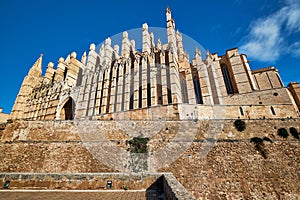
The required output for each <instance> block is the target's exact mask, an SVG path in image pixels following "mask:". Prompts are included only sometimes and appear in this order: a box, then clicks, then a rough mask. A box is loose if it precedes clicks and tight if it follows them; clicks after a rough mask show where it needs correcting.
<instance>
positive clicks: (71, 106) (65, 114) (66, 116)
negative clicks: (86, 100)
mask: <svg viewBox="0 0 300 200" xmlns="http://www.w3.org/2000/svg"><path fill="white" fill-rule="evenodd" d="M74 111H75V102H74V101H73V99H72V98H69V100H68V101H67V102H66V103H65V105H64V106H63V108H62V109H61V111H60V119H61V120H73V119H74Z"/></svg>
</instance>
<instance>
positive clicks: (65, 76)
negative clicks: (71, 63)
mask: <svg viewBox="0 0 300 200" xmlns="http://www.w3.org/2000/svg"><path fill="white" fill-rule="evenodd" d="M67 73H68V68H65V71H64V80H66V78H67Z"/></svg>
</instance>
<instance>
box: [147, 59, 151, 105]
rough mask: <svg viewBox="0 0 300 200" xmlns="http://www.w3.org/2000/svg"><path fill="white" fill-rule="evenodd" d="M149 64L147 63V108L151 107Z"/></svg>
mask: <svg viewBox="0 0 300 200" xmlns="http://www.w3.org/2000/svg"><path fill="white" fill-rule="evenodd" d="M150 79H151V77H150V63H149V60H148V62H147V106H148V107H150V106H151V83H150Z"/></svg>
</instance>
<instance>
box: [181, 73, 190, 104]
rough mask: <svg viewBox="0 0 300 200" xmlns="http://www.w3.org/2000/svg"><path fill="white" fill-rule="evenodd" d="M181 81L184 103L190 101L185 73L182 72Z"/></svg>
mask: <svg viewBox="0 0 300 200" xmlns="http://www.w3.org/2000/svg"><path fill="white" fill-rule="evenodd" d="M180 83H181V95H182V103H188V102H189V99H188V92H187V85H186V79H185V73H184V72H181V73H180Z"/></svg>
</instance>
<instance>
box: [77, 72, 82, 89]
mask: <svg viewBox="0 0 300 200" xmlns="http://www.w3.org/2000/svg"><path fill="white" fill-rule="evenodd" d="M81 83H82V69H81V68H79V71H78V76H77V81H76V86H80V85H81Z"/></svg>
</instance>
